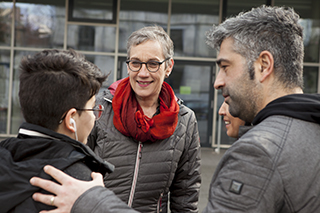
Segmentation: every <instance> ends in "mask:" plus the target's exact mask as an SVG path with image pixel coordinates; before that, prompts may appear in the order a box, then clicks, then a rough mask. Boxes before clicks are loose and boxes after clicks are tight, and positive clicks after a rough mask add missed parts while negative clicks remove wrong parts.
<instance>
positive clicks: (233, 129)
mask: <svg viewBox="0 0 320 213" xmlns="http://www.w3.org/2000/svg"><path fill="white" fill-rule="evenodd" d="M219 115H221V116H223V121H224V123H225V125H226V128H227V135H228V136H229V137H233V138H238V136H239V126H243V125H244V124H245V122H244V121H243V120H241V119H240V118H235V117H233V116H232V115H231V114H230V113H229V105H228V104H226V102H223V103H222V105H221V107H220V109H219Z"/></svg>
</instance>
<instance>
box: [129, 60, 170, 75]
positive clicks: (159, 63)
mask: <svg viewBox="0 0 320 213" xmlns="http://www.w3.org/2000/svg"><path fill="white" fill-rule="evenodd" d="M170 58H171V57H168V58H166V59H164V60H163V61H148V62H141V61H138V60H126V63H127V64H128V67H129V69H130V70H131V71H132V72H139V71H140V70H141V68H142V64H145V65H146V67H147V70H148V71H149V72H152V73H155V72H158V70H159V69H160V66H161V64H163V63H164V62H165V61H167V60H169V59H170ZM132 61H134V62H137V63H139V64H140V67H139V69H138V70H133V69H132V68H131V67H130V62H132ZM148 63H157V64H158V69H157V70H155V71H151V70H149V67H148Z"/></svg>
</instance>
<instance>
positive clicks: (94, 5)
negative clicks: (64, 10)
mask: <svg viewBox="0 0 320 213" xmlns="http://www.w3.org/2000/svg"><path fill="white" fill-rule="evenodd" d="M114 2H115V1H114V0H91V1H90V3H88V1H86V0H70V4H71V5H70V8H72V9H73V10H72V11H70V20H73V19H74V20H80V21H88V22H90V21H91V22H94V21H96V20H101V21H103V20H104V21H107V22H115V20H113V17H114V14H113V12H114V11H113V10H114V9H115V8H116V5H113V3H114ZM70 20H69V21H70Z"/></svg>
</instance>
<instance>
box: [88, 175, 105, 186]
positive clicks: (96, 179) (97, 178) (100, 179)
mask: <svg viewBox="0 0 320 213" xmlns="http://www.w3.org/2000/svg"><path fill="white" fill-rule="evenodd" d="M91 177H92V180H93V182H94V183H95V184H98V185H102V186H104V183H103V176H102V174H101V173H97V172H92V173H91Z"/></svg>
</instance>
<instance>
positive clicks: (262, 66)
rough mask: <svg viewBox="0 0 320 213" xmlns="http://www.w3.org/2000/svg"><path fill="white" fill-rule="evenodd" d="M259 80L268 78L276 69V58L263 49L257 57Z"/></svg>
mask: <svg viewBox="0 0 320 213" xmlns="http://www.w3.org/2000/svg"><path fill="white" fill-rule="evenodd" d="M257 62H258V72H259V73H260V75H259V81H260V82H263V81H264V80H266V79H267V78H268V77H269V76H270V75H271V74H272V73H273V71H274V67H273V66H274V59H273V56H272V54H271V53H270V52H269V51H266V50H265V51H262V52H261V53H260V55H259V58H258V59H257Z"/></svg>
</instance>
